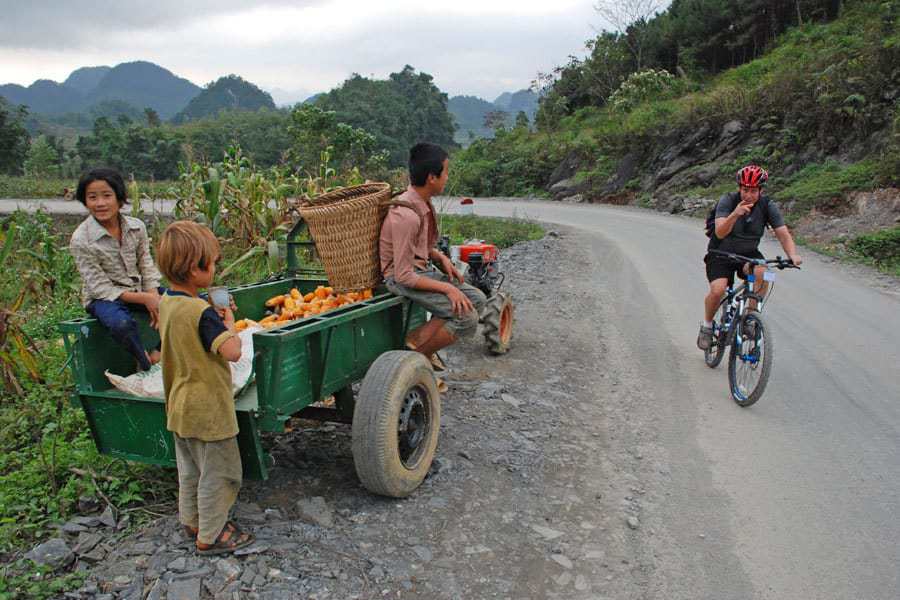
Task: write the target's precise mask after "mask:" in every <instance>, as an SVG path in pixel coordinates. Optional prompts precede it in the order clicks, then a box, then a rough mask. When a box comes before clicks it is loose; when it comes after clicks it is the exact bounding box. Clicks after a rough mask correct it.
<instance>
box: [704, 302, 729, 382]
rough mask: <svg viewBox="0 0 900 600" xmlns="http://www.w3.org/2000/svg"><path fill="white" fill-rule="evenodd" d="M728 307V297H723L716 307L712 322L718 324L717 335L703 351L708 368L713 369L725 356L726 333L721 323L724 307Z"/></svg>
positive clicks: (723, 316) (726, 345) (723, 317)
mask: <svg viewBox="0 0 900 600" xmlns="http://www.w3.org/2000/svg"><path fill="white" fill-rule="evenodd" d="M727 307H728V299H727V298H723V299H722V301H721V302H720V303H719V308H718V309H716V316H715V320H714V321H713V322H714V323H718V324H719V335H718V337H714V338H713V345H712V346H710V347H709V348H707V349H706V350H704V351H703V360H704V361H705V362H706V366H707V367H709V368H710V369H715V368H716V367H718V366H719V363H720V362H722V358H723V357H724V356H725V349H726V348H727V347H728V335H727V334H726V333H725V331H724V330H723V329H722V323H723V321H724V319H725V309H726V308H727Z"/></svg>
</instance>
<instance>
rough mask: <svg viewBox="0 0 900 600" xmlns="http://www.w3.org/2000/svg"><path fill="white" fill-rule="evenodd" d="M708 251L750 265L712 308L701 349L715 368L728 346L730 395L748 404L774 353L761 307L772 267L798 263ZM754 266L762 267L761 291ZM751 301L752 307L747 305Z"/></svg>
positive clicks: (771, 287)
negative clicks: (739, 281) (706, 343)
mask: <svg viewBox="0 0 900 600" xmlns="http://www.w3.org/2000/svg"><path fill="white" fill-rule="evenodd" d="M710 252H712V253H714V254H718V255H720V256H724V257H725V258H729V259H731V260H733V261H735V262H740V263H742V264H743V263H749V264H750V265H752V266H751V269H750V274H749V275H747V280H746V282H744V283H742V284H740V285H739V286H738V287H736V288H735V287H734V286H733V285H732V286H729V287H728V290H727V291H726V292H725V296H724V297H723V298H722V301H721V302H720V303H719V308H718V309H716V317H715V320H714V321H713V336H712V343H711V344H710V346H709V348H707V349H706V350H704V352H703V358H704V360H705V361H706V365H707V366H708V367H710V368H711V369H715V368H716V367H717V366H719V363H720V362H722V357H724V356H725V349H726V348H727V347H728V346H729V345H730V346H731V354H730V355H729V357H728V384H729V388H730V390H731V398H732V399H733V400H734V401H735V402H736V403H737V404H738V405H739V406H750V405H751V404H753V403H754V402H756V401H757V400H759V399H760V397H761V396H762V394H763V392H764V391H765V389H766V384H767V383H768V382H769V372H770V371H771V370H772V360H773V358H774V356H775V353H774V344H773V342H772V332H771V330H769V329H768V328H767V326H766V323H765V321H764V320H763V318H762V310H763V307H764V306H765V304H766V301H767V300H768V299H769V298H770V297H771V296H772V291H773V290H774V289H775V272H774V271H773V270H772V267H774V268H777V269H779V270H783V269H799V268H800V267H798V266H797V265H795V264H794V263H793V262H791V261H790V260H788V259H783V258H781V257H780V256H776V257H775V258H774V259H760V258H750V257H748V256H741V255H739V254H734V253H732V252H723V251H721V250H710ZM755 266H763V267H766V271H765V273H763V279H764V280H765V281H766V282H768V284H769V286H768V290H767V291H766V293H765V295H761V294H759V293H758V291H757V290H758V287H759V286H758V285H757V282H756V276H755V275H754V274H753V267H755ZM753 301H755V307H754V306H751V303H752V302H753Z"/></svg>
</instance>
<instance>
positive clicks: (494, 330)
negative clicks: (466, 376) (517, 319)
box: [481, 292, 515, 354]
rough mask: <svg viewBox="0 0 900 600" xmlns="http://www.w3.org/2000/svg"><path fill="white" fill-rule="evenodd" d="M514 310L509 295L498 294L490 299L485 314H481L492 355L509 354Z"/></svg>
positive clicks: (485, 337)
mask: <svg viewBox="0 0 900 600" xmlns="http://www.w3.org/2000/svg"><path fill="white" fill-rule="evenodd" d="M514 310H515V307H514V306H513V302H512V299H511V298H510V297H509V295H508V294H505V293H503V292H497V293H496V294H494V295H493V296H491V297H490V298H488V301H487V305H486V306H485V307H484V312H482V313H481V324H482V325H483V326H484V339H485V341H486V342H487V349H488V352H490V353H491V354H506V353H507V352H509V343H510V341H511V340H512V329H513V312H514Z"/></svg>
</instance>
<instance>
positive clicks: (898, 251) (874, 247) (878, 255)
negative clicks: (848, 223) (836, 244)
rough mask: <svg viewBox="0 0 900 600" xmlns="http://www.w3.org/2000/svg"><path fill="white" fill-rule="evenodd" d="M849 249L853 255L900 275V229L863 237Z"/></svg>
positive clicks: (852, 242) (851, 244)
mask: <svg viewBox="0 0 900 600" xmlns="http://www.w3.org/2000/svg"><path fill="white" fill-rule="evenodd" d="M848 248H849V250H850V252H852V253H853V254H855V255H857V256H859V257H861V258H866V259H869V260H871V261H872V262H874V263H875V264H876V265H878V266H880V267H886V268H888V269H893V270H894V271H896V272H898V274H900V227H894V228H893V229H885V230H883V231H878V232H875V233H870V234H866V235H861V236H859V237H857V238H855V239H854V240H852V241H851V242H850V243H849V244H848Z"/></svg>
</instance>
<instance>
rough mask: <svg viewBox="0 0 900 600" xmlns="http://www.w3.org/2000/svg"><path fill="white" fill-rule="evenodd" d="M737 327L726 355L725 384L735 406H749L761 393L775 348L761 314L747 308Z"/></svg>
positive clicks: (764, 388) (763, 389) (767, 378)
mask: <svg viewBox="0 0 900 600" xmlns="http://www.w3.org/2000/svg"><path fill="white" fill-rule="evenodd" d="M737 327H738V329H737V331H736V333H735V336H734V341H733V342H732V345H731V354H730V355H729V357H728V384H729V387H730V388H731V397H732V399H733V400H734V401H735V402H737V403H738V405H739V406H750V405H751V404H753V403H755V402H756V401H757V400H759V399H760V397H761V396H762V395H763V392H764V391H765V390H766V384H767V383H768V382H769V373H770V372H771V370H772V360H773V359H774V356H775V352H774V346H773V344H772V333H771V332H770V331H769V330H768V329H767V328H766V324H765V322H764V321H763V318H762V315H760V314H759V312H757V311H755V310H751V311H750V312H748V313H747V314H746V315H745V316H744V319H743V320H742V321H741V322H740V323H739V324H738V325H737Z"/></svg>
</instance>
